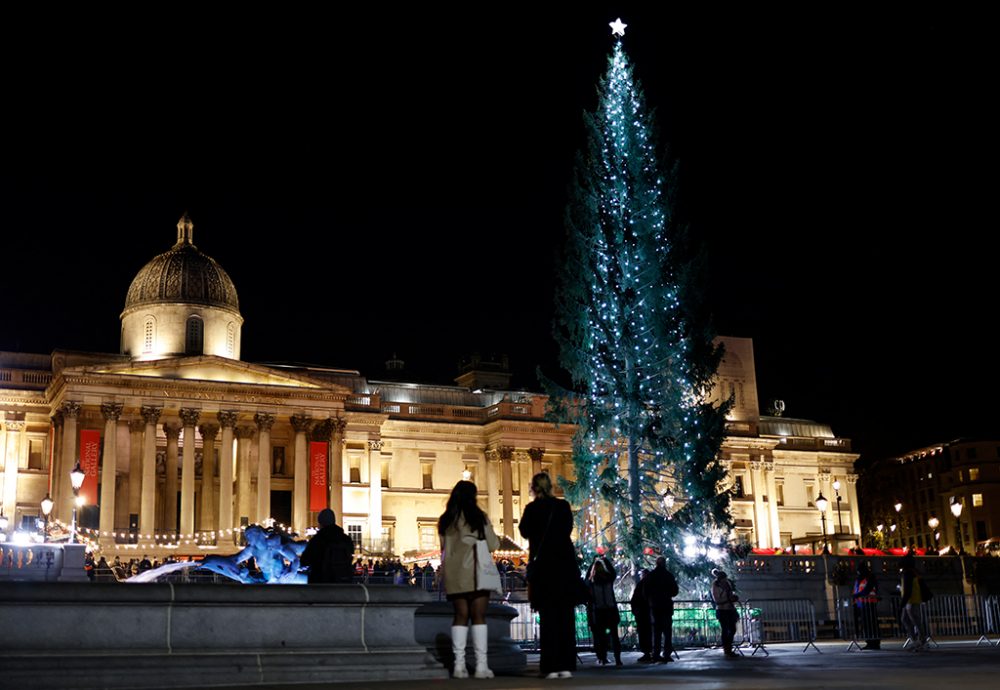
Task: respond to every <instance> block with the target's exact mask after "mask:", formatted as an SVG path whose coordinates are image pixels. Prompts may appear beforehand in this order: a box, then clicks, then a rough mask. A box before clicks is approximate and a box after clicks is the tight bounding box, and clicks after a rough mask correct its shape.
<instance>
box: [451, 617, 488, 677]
mask: <svg viewBox="0 0 1000 690" xmlns="http://www.w3.org/2000/svg"><path fill="white" fill-rule="evenodd" d="M483 627H486V626H483ZM468 639H469V628H468V626H465V625H453V626H451V651H452V652H454V653H455V670H454V672H453V673H452V676H451V677H452V678H468V677H469V669H468V668H466V667H465V643H466V642H467V641H468Z"/></svg>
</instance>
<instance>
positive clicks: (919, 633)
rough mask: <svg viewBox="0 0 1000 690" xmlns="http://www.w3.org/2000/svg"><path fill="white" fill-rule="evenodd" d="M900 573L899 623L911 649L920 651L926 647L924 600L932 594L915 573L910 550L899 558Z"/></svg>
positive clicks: (928, 598) (927, 599)
mask: <svg viewBox="0 0 1000 690" xmlns="http://www.w3.org/2000/svg"><path fill="white" fill-rule="evenodd" d="M899 573H900V583H899V590H900V606H902V611H901V612H900V616H899V617H900V623H901V624H902V626H903V631H904V632H905V633H906V636H907V637H909V638H910V642H912V643H913V646H912V647H911V648H910V649H911V651H914V652H921V651H924V650H925V649H926V648H927V629H926V626H925V625H924V611H923V608H924V606H923V605H924V602H926V601H929V600H930V598H931V597H932V596H933V595H932V594H931V590H930V587H928V586H927V584H926V583H925V582H924V581H923V578H921V577H920V575H919V574H918V573H917V559H916V558H914V557H913V552H912V551H907V552H906V554H905V555H904V556H903V557H902V558H900V559H899Z"/></svg>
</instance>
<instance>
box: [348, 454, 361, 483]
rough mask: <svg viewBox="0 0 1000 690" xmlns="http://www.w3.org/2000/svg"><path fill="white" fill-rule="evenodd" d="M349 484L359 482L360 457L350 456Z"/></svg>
mask: <svg viewBox="0 0 1000 690" xmlns="http://www.w3.org/2000/svg"><path fill="white" fill-rule="evenodd" d="M350 482H351V484H360V483H361V458H358V457H354V458H351V478H350Z"/></svg>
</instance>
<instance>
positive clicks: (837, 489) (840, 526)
mask: <svg viewBox="0 0 1000 690" xmlns="http://www.w3.org/2000/svg"><path fill="white" fill-rule="evenodd" d="M833 490H834V491H835V492H837V526H838V529H839V530H840V533H841V534H843V533H844V518H842V517H841V515H840V480H839V479H834V480H833Z"/></svg>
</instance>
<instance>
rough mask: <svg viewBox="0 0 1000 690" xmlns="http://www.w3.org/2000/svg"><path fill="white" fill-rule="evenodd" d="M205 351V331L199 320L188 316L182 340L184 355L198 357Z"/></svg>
mask: <svg viewBox="0 0 1000 690" xmlns="http://www.w3.org/2000/svg"><path fill="white" fill-rule="evenodd" d="M204 349H205V330H204V324H203V323H202V320H201V318H199V317H197V316H189V317H188V320H187V330H186V336H185V339H184V353H185V354H188V355H200V354H201V353H202V352H203V351H204Z"/></svg>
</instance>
